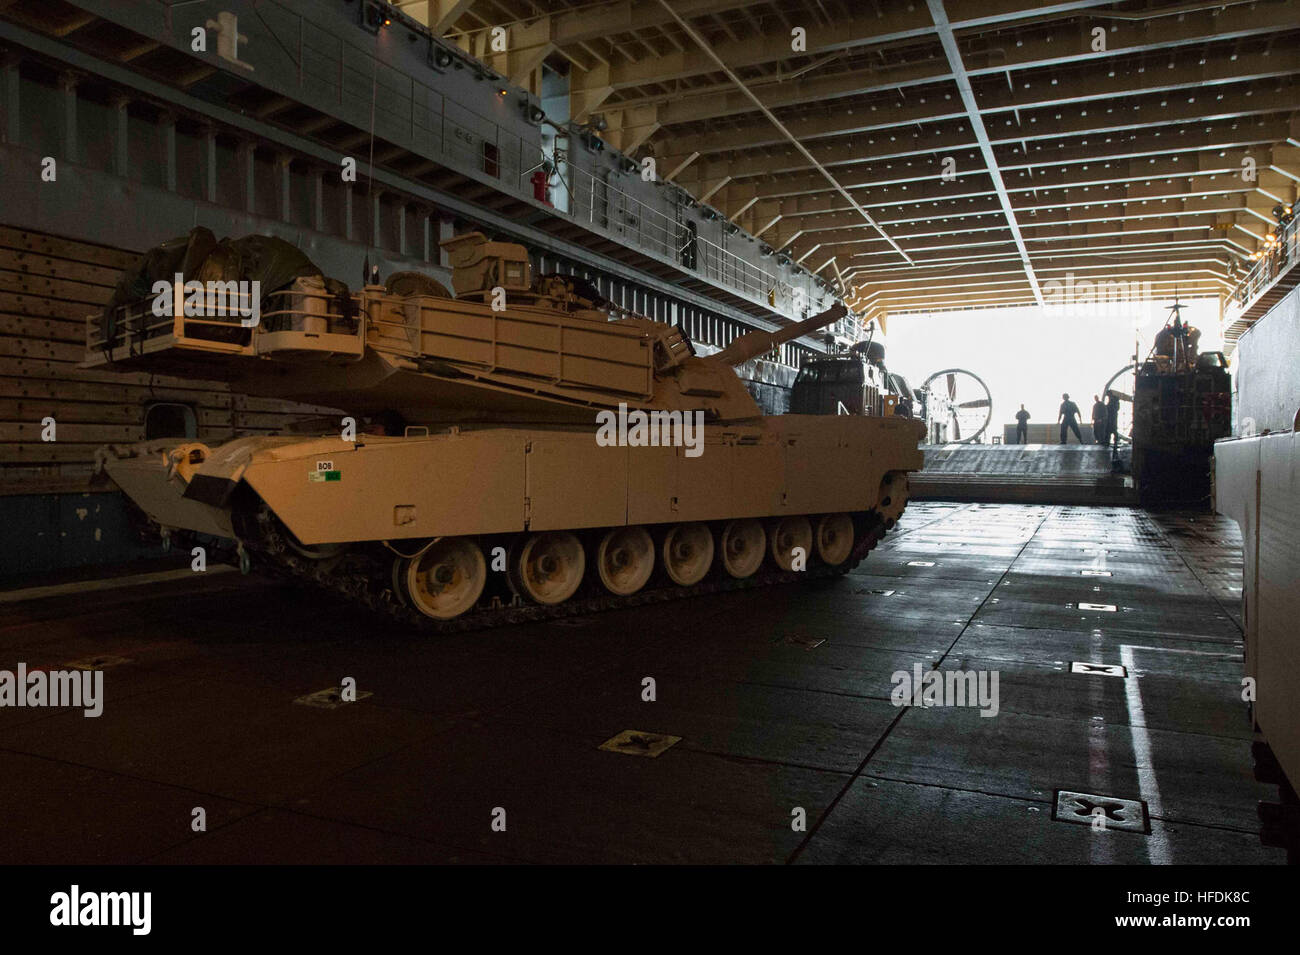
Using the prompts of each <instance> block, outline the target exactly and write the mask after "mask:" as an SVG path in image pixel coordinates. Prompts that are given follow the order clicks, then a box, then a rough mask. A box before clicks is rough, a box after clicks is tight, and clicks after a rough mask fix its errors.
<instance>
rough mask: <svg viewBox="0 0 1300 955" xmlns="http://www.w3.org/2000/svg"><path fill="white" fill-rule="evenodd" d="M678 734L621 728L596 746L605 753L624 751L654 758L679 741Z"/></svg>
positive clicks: (630, 754) (631, 754)
mask: <svg viewBox="0 0 1300 955" xmlns="http://www.w3.org/2000/svg"><path fill="white" fill-rule="evenodd" d="M681 741H682V738H681V737H680V736H668V735H666V734H664V733H644V732H642V731H641V730H623V732H621V733H619V734H618V735H617V736H615V737H613V738H611V739H607V740H605V742H603V743H601V744H600V745H599V746H597V747H596V748H597V749H603V750H604V751H605V752H607V753H624V754H626V755H628V756H649V757H650V758H651V759H654V758H655V757H656V756H658V755H659V754H660V753H662V752H663V751H664V750H666V749H668V747H670V746H673V745H675V744H676V743H680V742H681Z"/></svg>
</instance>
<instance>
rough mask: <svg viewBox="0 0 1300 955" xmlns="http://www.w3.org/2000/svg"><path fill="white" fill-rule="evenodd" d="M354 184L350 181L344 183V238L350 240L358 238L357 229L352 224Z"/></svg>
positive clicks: (353, 240)
mask: <svg viewBox="0 0 1300 955" xmlns="http://www.w3.org/2000/svg"><path fill="white" fill-rule="evenodd" d="M352 186H353V184H352V183H350V182H345V183H344V184H343V238H345V239H347V240H348V241H349V242H355V241H356V240H357V237H356V231H357V230H356V227H355V226H354V225H353V224H352Z"/></svg>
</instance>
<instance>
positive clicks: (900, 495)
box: [876, 471, 909, 530]
mask: <svg viewBox="0 0 1300 955" xmlns="http://www.w3.org/2000/svg"><path fill="white" fill-rule="evenodd" d="M908 492H909V482H908V480H907V472H906V471H890V472H889V473H888V474H886V475H885V476H884V477H883V478H882V479H881V481H880V496H879V498H877V501H876V511H877V512H878V513H879V514H880V516H881V517H882V518H884V520H885V529H886V530H890V529H892V528H893V526H894V524H895V523H896V522H897V521H898V519H899V518H900V517H902V516H903V508H905V507H907V497H908Z"/></svg>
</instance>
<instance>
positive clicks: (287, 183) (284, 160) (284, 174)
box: [275, 153, 293, 222]
mask: <svg viewBox="0 0 1300 955" xmlns="http://www.w3.org/2000/svg"><path fill="white" fill-rule="evenodd" d="M292 161H293V157H292V156H290V155H289V154H288V153H280V154H279V155H277V156H276V157H275V166H276V169H277V170H278V172H279V173H280V175H279V177H278V178H279V180H280V218H281V219H282V220H283V221H285V222H289V221H291V220H292V219H293V201H292V199H293V196H292V192H291V190H292V189H293V170H292V169H291V168H290V163H291V162H292Z"/></svg>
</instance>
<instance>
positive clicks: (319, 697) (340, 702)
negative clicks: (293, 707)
mask: <svg viewBox="0 0 1300 955" xmlns="http://www.w3.org/2000/svg"><path fill="white" fill-rule="evenodd" d="M356 694H357V699H356V702H358V703H359V702H361V701H362V700H364V699H365V698H366V697H368V696H374V694H373V693H371V692H370V691H369V690H357V691H356ZM294 702H295V703H299V704H301V705H302V706H314V707H316V708H317V709H321V710H336V709H338V708H339V707H340V706H347V705H348V704H349V703H350V702H352V701H350V700H344V699H343V690H342V688H341V687H337V686H332V687H330V688H329V689H328V690H317V691H316V692H315V693H308V694H307V695H306V696H300V697H298V698H297V699H296V700H294Z"/></svg>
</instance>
